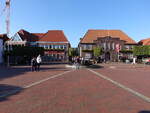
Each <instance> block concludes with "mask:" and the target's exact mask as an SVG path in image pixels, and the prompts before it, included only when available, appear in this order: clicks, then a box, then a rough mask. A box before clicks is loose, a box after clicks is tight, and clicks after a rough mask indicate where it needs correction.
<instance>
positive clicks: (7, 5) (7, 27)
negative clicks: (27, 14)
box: [6, 0, 10, 37]
mask: <svg viewBox="0 0 150 113" xmlns="http://www.w3.org/2000/svg"><path fill="white" fill-rule="evenodd" d="M6 32H7V36H8V37H9V35H10V0H6Z"/></svg>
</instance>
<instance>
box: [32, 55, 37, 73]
mask: <svg viewBox="0 0 150 113" xmlns="http://www.w3.org/2000/svg"><path fill="white" fill-rule="evenodd" d="M36 68H37V62H36V57H33V58H32V59H31V71H36Z"/></svg>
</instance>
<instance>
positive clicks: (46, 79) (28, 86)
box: [23, 70, 73, 89]
mask: <svg viewBox="0 0 150 113" xmlns="http://www.w3.org/2000/svg"><path fill="white" fill-rule="evenodd" d="M71 71H73V70H71ZM71 71H67V72H63V73H60V74H57V75H54V76H51V77H48V78H45V79H43V80H40V81H38V82H34V83H32V84H30V85H27V86H24V87H23V88H24V89H27V88H30V87H32V86H35V85H38V84H40V83H43V82H45V81H48V80H50V79H53V78H57V77H59V76H62V75H64V74H66V73H69V72H71Z"/></svg>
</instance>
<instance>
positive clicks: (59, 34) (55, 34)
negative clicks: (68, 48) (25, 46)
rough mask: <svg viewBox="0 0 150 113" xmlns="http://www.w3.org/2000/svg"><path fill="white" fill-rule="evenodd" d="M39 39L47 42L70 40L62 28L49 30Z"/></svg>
mask: <svg viewBox="0 0 150 113" xmlns="http://www.w3.org/2000/svg"><path fill="white" fill-rule="evenodd" d="M39 41H46V42H68V40H67V38H66V36H65V34H64V32H63V31H62V30H49V31H48V32H47V33H46V34H45V35H43V37H42V38H41V39H40V40H39Z"/></svg>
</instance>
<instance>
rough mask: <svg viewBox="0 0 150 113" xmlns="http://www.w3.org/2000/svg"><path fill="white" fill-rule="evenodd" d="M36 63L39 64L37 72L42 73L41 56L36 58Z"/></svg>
mask: <svg viewBox="0 0 150 113" xmlns="http://www.w3.org/2000/svg"><path fill="white" fill-rule="evenodd" d="M36 62H37V71H40V65H41V62H42V59H41V55H39V56H38V57H37V58H36Z"/></svg>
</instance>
